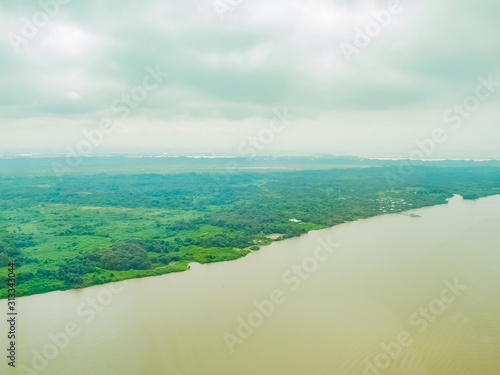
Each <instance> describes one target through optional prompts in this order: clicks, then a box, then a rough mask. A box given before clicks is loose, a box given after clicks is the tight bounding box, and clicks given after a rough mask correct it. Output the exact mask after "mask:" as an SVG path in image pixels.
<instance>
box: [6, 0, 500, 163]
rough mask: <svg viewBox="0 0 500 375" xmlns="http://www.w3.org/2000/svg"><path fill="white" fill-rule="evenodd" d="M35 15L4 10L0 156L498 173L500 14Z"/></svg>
mask: <svg viewBox="0 0 500 375" xmlns="http://www.w3.org/2000/svg"><path fill="white" fill-rule="evenodd" d="M44 1H45V2H46V3H44ZM44 1H41V2H40V3H39V2H38V1H22V2H21V1H10V0H9V1H8V0H0V35H1V39H0V62H1V64H2V65H1V69H0V86H1V88H2V90H1V93H0V131H1V135H2V136H1V137H0V150H2V151H8V150H9V151H12V150H14V151H16V150H17V151H23V152H29V151H39V150H56V151H61V152H64V150H66V149H67V147H73V148H75V147H77V146H78V144H80V143H81V142H82V140H85V135H84V134H85V132H87V133H88V132H91V130H92V129H99V124H100V123H101V124H102V123H103V121H104V122H106V121H108V124H109V121H112V122H113V127H112V128H111V129H112V130H110V131H108V132H107V134H104V136H103V137H102V141H101V140H99V142H97V143H96V145H95V147H94V148H93V150H92V152H94V153H103V152H118V151H125V150H128V151H133V152H140V151H145V150H150V151H155V152H170V151H197V152H214V153H219V152H226V153H235V154H237V153H238V152H241V145H242V144H243V143H244V142H248V139H249V137H256V139H257V140H258V141H257V142H260V143H259V148H258V152H259V153H261V154H268V153H288V154H299V153H300V154H306V153H334V154H352V155H379V156H387V155H396V154H397V155H408V154H409V153H411V152H412V151H414V150H418V147H419V146H418V145H417V143H419V142H420V144H427V145H428V146H429V147H431V146H430V145H429V142H430V140H431V139H432V137H433V136H434V137H435V138H436V139H439V143H435V146H436V147H435V150H433V151H432V152H429V155H430V156H432V157H439V156H446V157H496V158H500V151H499V147H498V141H499V140H500V127H499V114H500V106H499V104H500V43H499V40H498V38H499V35H500V23H499V22H498V15H499V14H500V3H499V2H498V0H478V1H474V2H472V1H470V0H440V1H436V0H419V1H417V0H402V1H401V2H400V3H399V5H398V4H394V3H392V2H391V1H389V2H387V1H373V0H372V1H361V0H359V1H358V0H287V1H284V0H262V1H261V0H252V1H250V0H241V1H238V0H220V1H219V0H217V1H212V0H166V1H158V0H154V1H140V2H139V1H135V2H127V1H123V0H121V1H117V0H106V1H102V0H86V1H76V0H73V1H68V0H64V1H63V0H59V1H57V0H44ZM62 3H64V4H62ZM41 4H46V5H43V6H42V5H41ZM284 108H286V112H287V113H288V114H287V115H286V117H284V116H283V111H284ZM277 113H279V114H281V115H277ZM283 118H285V121H283ZM108 130H109V128H108ZM94 134H95V133H94ZM437 135H439V136H437ZM96 137H98V136H96ZM98 138H99V137H98ZM426 142H427V143H426ZM433 142H434V141H433ZM421 147H423V146H421Z"/></svg>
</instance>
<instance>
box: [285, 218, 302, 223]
mask: <svg viewBox="0 0 500 375" xmlns="http://www.w3.org/2000/svg"><path fill="white" fill-rule="evenodd" d="M288 221H292V222H294V223H300V222H302V220H299V219H288Z"/></svg>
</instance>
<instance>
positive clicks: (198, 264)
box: [0, 194, 500, 301]
mask: <svg viewBox="0 0 500 375" xmlns="http://www.w3.org/2000/svg"><path fill="white" fill-rule="evenodd" d="M495 196H500V194H492V195H487V196H484V197H479V198H476V199H464V198H463V197H462V196H461V195H459V194H453V196H452V197H449V198H447V199H446V202H445V203H440V204H433V205H429V206H422V207H418V208H411V209H409V210H404V211H398V212H390V213H381V214H379V215H374V216H370V217H366V218H359V219H356V220H352V221H346V222H344V223H339V224H336V225H333V226H330V227H325V228H321V229H313V230H309V231H307V232H306V233H302V234H300V235H299V236H295V237H290V238H286V239H276V240H271V241H270V242H269V243H266V244H263V245H261V247H268V246H270V245H272V244H273V243H274V242H282V241H285V240H289V239H290V240H291V239H296V238H300V237H302V236H305V235H307V234H309V233H312V232H316V231H322V230H328V229H332V228H336V227H340V226H341V225H344V224H351V223H354V222H359V221H363V220H369V219H372V218H376V217H382V216H390V215H403V216H408V217H409V216H410V215H404V213H406V212H411V211H419V210H423V209H426V208H433V207H439V206H442V205H445V204H449V201H450V200H452V199H456V198H457V197H460V198H461V200H462V201H471V202H475V201H478V200H480V199H485V198H491V197H495ZM416 218H417V219H418V217H416ZM260 250H261V249H259V250H252V251H249V252H248V253H247V254H245V255H243V256H241V257H239V258H237V259H231V260H225V261H218V262H209V263H198V262H189V263H186V266H187V268H186V269H185V270H179V271H175V272H166V273H160V274H158V275H144V276H142V277H131V278H124V279H122V280H116V281H112V282H108V283H103V284H93V285H89V286H86V287H84V288H68V289H59V290H52V291H49V292H46V293H34V294H27V295H23V296H20V297H16V299H18V300H19V299H21V298H26V297H32V296H39V295H46V294H49V293H62V292H67V291H75V292H77V291H82V290H85V289H89V288H94V287H100V286H105V285H112V284H118V283H123V282H127V281H128V280H137V279H144V278H150V277H158V276H166V275H169V274H177V273H184V272H187V271H189V270H190V269H191V265H196V266H204V265H210V264H218V263H226V262H234V261H238V260H240V259H243V258H246V257H247V256H248V255H250V254H251V253H257V252H258V251H260ZM179 263H181V262H179ZM6 299H7V298H0V301H3V300H6Z"/></svg>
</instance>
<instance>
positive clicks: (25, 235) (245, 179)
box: [0, 166, 500, 298]
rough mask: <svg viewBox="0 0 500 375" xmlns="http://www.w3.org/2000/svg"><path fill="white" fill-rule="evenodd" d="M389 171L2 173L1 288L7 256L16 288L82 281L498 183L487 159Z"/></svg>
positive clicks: (227, 256) (499, 172) (479, 193)
mask: <svg viewBox="0 0 500 375" xmlns="http://www.w3.org/2000/svg"><path fill="white" fill-rule="evenodd" d="M391 173H397V168H396V167H392V166H389V167H370V168H344V169H342V168H337V169H328V170H325V169H322V170H303V171H288V172H285V171H278V172H276V171H274V172H273V171H263V172H259V173H255V172H248V171H244V172H242V171H239V172H238V171H234V172H232V173H227V172H226V173H194V172H192V173H179V174H144V173H142V174H119V175H116V174H115V175H113V174H106V173H97V174H78V175H76V174H74V175H68V176H64V177H62V178H60V177H59V178H58V177H54V176H50V175H39V176H37V175H33V174H30V175H27V174H24V175H23V174H19V173H15V174H10V173H2V174H0V230H1V233H0V298H5V296H6V283H7V278H6V274H7V267H6V266H7V264H8V263H10V262H15V263H16V267H17V272H18V277H17V283H18V286H17V290H18V294H19V295H30V294H37V293H44V292H48V291H53V290H64V289H70V288H81V287H86V286H90V285H95V284H102V283H106V282H111V281H117V280H124V279H129V278H137V277H144V276H152V275H160V274H165V273H170V272H178V271H184V270H186V269H188V264H189V263H190V262H199V263H210V262H219V261H227V260H233V259H237V258H240V257H242V256H244V255H246V254H248V252H250V251H255V250H258V249H259V248H260V247H261V246H263V245H267V244H269V243H271V242H272V241H273V240H280V239H286V238H290V237H294V236H299V235H301V234H303V233H306V232H308V231H310V230H314V229H320V228H324V227H329V226H334V225H337V224H341V223H344V222H348V221H353V220H357V219H361V218H367V217H371V216H375V215H380V214H389V213H397V212H401V211H407V210H410V209H415V208H420V207H425V206H431V205H436V204H443V203H446V199H447V198H450V197H451V196H453V194H460V195H462V196H463V197H464V198H465V199H476V198H479V197H484V196H488V195H493V194H498V193H500V168H498V167H456V168H449V167H447V168H445V167H416V168H415V170H414V171H413V173H412V174H411V175H409V176H406V177H405V178H404V179H403V178H402V179H398V180H397V181H396V182H394V181H391V183H390V184H389V183H388V179H387V176H388V175H390V174H391ZM291 219H294V220H293V221H290V220H291ZM272 234H274V236H270V235H272ZM277 234H279V236H277ZM271 237H272V238H273V239H271ZM276 237H277V238H276Z"/></svg>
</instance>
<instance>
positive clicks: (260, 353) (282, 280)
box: [0, 196, 500, 375]
mask: <svg viewBox="0 0 500 375" xmlns="http://www.w3.org/2000/svg"><path fill="white" fill-rule="evenodd" d="M412 212H415V213H417V214H418V215H420V216H421V217H418V218H415V217H410V216H407V215H403V214H394V215H385V216H378V217H374V218H370V219H366V220H360V221H357V222H352V223H347V224H343V225H340V226H336V227H334V228H328V229H324V230H320V231H314V232H310V233H308V234H307V235H304V236H302V237H299V238H294V239H290V240H286V241H280V242H275V243H273V244H272V245H270V246H267V247H264V248H262V249H261V250H260V251H258V252H254V253H252V254H249V255H248V256H247V257H245V258H242V259H239V260H236V261H232V262H225V263H216V264H210V265H199V264H193V265H192V268H191V270H190V271H188V272H184V273H179V274H170V275H164V276H159V277H151V278H144V279H138V280H129V281H126V282H122V283H116V284H108V285H102V286H97V287H92V288H87V289H84V290H78V291H65V292H53V293H48V294H45V295H37V296H30V297H24V298H20V299H19V300H18V311H19V314H20V315H19V316H18V329H19V334H20V336H19V340H18V343H17V355H18V357H17V368H16V369H15V370H14V369H10V368H8V367H7V366H6V364H4V363H1V365H2V371H1V373H2V374H4V373H6V374H11V373H12V374H17V373H25V374H51V375H69V374H71V375H115V374H116V375H139V374H141V375H142V374H148V375H157V374H158V375H159V374H169V375H181V374H182V375H235V374H238V375H256V374H259V375H267V374H272V375H281V374H283V375H284V374H286V375H294V374H297V375H326V374H338V375H344V374H346V375H356V374H360V375H361V374H369V375H379V374H398V375H401V374H405V375H417V374H418V375H423V374H429V375H430V374H433V375H434V374H439V375H462V374H463V375H474V374H477V375H480V374H481V375H482V374H484V375H492V374H500V355H499V353H500V298H499V297H498V296H499V292H500V272H498V267H499V264H500V230H499V228H500V225H499V224H500V196H494V197H488V198H483V199H480V200H476V201H464V200H462V199H461V197H458V196H456V197H455V198H453V199H451V200H450V201H449V202H448V204H446V205H441V206H435V207H429V208H423V209H419V210H414V211H412ZM5 310H6V303H5V301H0V311H5ZM0 327H1V331H2V332H5V328H6V323H5V319H2V322H1V323H0ZM1 342H5V343H7V339H6V338H2V341H1ZM3 346H5V345H2V347H3ZM5 369H7V371H5ZM18 371H19V372H18Z"/></svg>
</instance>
